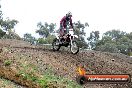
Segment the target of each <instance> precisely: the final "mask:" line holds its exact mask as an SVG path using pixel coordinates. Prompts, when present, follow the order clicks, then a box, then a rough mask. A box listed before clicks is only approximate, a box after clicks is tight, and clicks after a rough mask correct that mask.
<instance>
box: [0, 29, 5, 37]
mask: <svg viewBox="0 0 132 88" xmlns="http://www.w3.org/2000/svg"><path fill="white" fill-rule="evenodd" d="M5 34H6V32H4V31H3V30H1V29H0V39H1V38H2V37H3V36H4V35H5Z"/></svg>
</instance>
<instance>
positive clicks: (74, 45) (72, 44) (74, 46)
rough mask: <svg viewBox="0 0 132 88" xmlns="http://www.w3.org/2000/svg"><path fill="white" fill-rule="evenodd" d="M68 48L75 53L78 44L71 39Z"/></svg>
mask: <svg viewBox="0 0 132 88" xmlns="http://www.w3.org/2000/svg"><path fill="white" fill-rule="evenodd" d="M70 50H71V52H72V54H77V53H78V52H79V46H78V44H77V42H76V41H71V45H70Z"/></svg>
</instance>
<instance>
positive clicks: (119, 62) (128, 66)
mask: <svg viewBox="0 0 132 88" xmlns="http://www.w3.org/2000/svg"><path fill="white" fill-rule="evenodd" d="M0 47H1V50H2V51H1V52H5V53H4V54H5V56H1V57H0V58H5V57H6V58H11V60H12V61H13V63H14V64H12V65H11V67H13V66H14V67H17V66H18V65H19V64H20V63H18V62H20V61H21V62H23V63H33V64H34V65H36V66H37V67H38V69H39V71H40V73H41V72H44V71H45V69H46V68H48V67H47V66H50V67H51V68H52V70H53V71H54V74H56V75H58V76H61V77H64V78H69V79H71V80H74V81H76V76H77V75H78V71H77V69H78V67H79V65H83V66H84V68H85V69H86V71H87V73H88V74H130V75H131V76H132V58H130V57H129V56H126V55H123V54H117V53H108V52H100V51H90V50H89V51H81V52H79V53H78V54H77V55H73V54H71V53H70V52H69V51H63V50H60V51H58V52H54V51H52V50H51V49H46V47H43V46H35V45H31V44H29V43H27V42H25V41H20V40H10V39H7V40H0ZM1 55H2V54H1ZM14 58H15V59H14ZM16 58H17V59H16ZM18 58H19V59H18ZM2 61H3V60H2V59H1V62H2ZM1 62H0V64H1ZM1 66H3V65H1ZM7 74H8V75H9V73H7ZM131 79H132V78H131ZM82 88H132V82H130V83H124V84H119V83H116V84H89V83H87V84H85V85H83V86H82Z"/></svg>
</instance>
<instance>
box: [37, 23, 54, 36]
mask: <svg viewBox="0 0 132 88" xmlns="http://www.w3.org/2000/svg"><path fill="white" fill-rule="evenodd" d="M37 27H38V30H36V33H39V35H40V36H42V37H43V38H47V37H48V35H49V34H50V33H52V32H53V30H54V29H55V27H56V24H54V23H51V24H48V23H47V22H45V23H44V25H43V24H42V23H41V22H39V23H38V24H37Z"/></svg>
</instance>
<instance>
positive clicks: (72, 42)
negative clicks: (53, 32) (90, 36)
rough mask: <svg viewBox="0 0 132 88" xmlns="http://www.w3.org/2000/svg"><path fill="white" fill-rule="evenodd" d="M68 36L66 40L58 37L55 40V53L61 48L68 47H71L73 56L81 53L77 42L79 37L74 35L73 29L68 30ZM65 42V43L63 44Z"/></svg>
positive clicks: (53, 44)
mask: <svg viewBox="0 0 132 88" xmlns="http://www.w3.org/2000/svg"><path fill="white" fill-rule="evenodd" d="M67 32H68V33H67V34H66V35H65V36H66V38H65V39H64V38H61V39H60V37H59V36H58V35H57V36H56V38H55V39H54V40H53V43H52V46H53V50H54V51H59V49H60V47H61V46H65V47H68V46H70V51H71V52H72V54H77V53H78V52H79V46H78V43H77V41H76V39H77V38H78V36H77V35H74V32H73V29H71V28H70V29H68V30H67ZM62 41H64V42H62Z"/></svg>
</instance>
